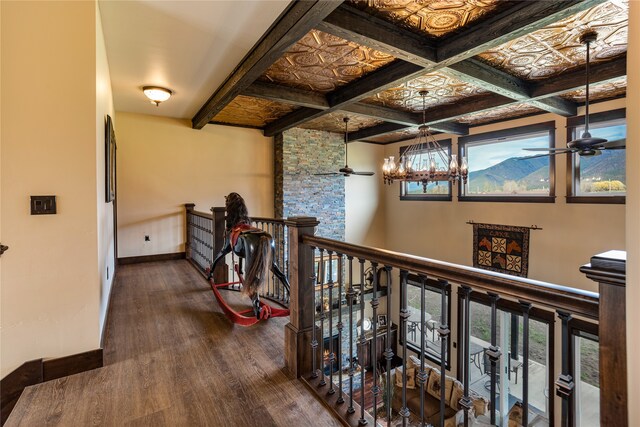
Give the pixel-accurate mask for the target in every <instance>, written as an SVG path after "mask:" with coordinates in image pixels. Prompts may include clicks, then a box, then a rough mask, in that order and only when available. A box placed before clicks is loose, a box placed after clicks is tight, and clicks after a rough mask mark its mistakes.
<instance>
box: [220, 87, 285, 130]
mask: <svg viewBox="0 0 640 427" xmlns="http://www.w3.org/2000/svg"><path fill="white" fill-rule="evenodd" d="M296 109H297V108H296V107H293V106H291V105H289V104H282V103H279V102H274V101H269V100H266V99H260V98H253V97H250V96H243V95H239V96H237V97H236V98H235V99H234V100H233V101H231V102H230V103H229V104H228V105H227V106H226V107H225V108H224V109H223V110H222V111H220V113H218V114H217V115H216V116H215V117H214V118H213V121H216V122H222V123H229V124H234V125H242V126H255V127H264V126H266V125H268V124H269V123H271V122H272V121H274V120H276V119H279V118H280V117H282V116H284V115H285V114H288V113H290V112H292V111H294V110H296Z"/></svg>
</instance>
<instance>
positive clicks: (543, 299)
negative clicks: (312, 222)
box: [302, 235, 599, 319]
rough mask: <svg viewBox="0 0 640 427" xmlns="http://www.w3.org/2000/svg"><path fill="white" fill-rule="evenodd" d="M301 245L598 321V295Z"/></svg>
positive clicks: (327, 242) (305, 239)
mask: <svg viewBox="0 0 640 427" xmlns="http://www.w3.org/2000/svg"><path fill="white" fill-rule="evenodd" d="M302 243H304V244H306V245H309V246H313V247H316V248H321V249H324V250H330V251H333V252H336V253H339V254H343V255H348V256H353V257H354V258H362V259H366V260H369V261H372V262H377V263H378V264H381V265H385V266H390V267H395V268H398V269H403V270H408V271H412V272H416V273H421V274H425V275H427V276H436V277H438V278H441V279H446V280H448V281H450V282H454V283H458V284H463V285H468V286H470V287H471V288H473V289H475V290H481V291H487V292H495V293H497V294H499V295H501V296H509V297H512V298H515V299H518V300H524V301H527V302H531V303H537V304H541V305H544V306H547V307H552V308H554V309H561V310H565V311H569V312H571V313H572V314H576V315H581V316H585V317H588V318H591V319H598V304H599V295H598V294H597V293H595V292H589V291H585V290H581V289H576V288H571V287H569V286H562V285H557V284H553V283H548V282H542V281H538V280H532V279H526V278H514V277H513V276H509V275H506V274H502V273H496V272H492V271H486V270H481V269H478V268H474V267H468V266H464V265H459V264H453V263H448V262H444V261H438V260H433V259H429V258H422V257H418V256H414V255H408V254H404V253H400V252H394V251H389V250H385V249H377V248H370V247H366V246H359V245H354V244H350V243H345V242H341V241H338V240H332V239H326V238H323V237H318V236H311V235H305V236H302Z"/></svg>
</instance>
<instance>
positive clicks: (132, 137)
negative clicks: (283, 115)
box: [116, 101, 273, 257]
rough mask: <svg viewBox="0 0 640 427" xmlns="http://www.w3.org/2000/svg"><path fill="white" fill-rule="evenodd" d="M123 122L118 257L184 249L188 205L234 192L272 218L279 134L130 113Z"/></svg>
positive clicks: (120, 115) (203, 207)
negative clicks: (275, 142)
mask: <svg viewBox="0 0 640 427" xmlns="http://www.w3.org/2000/svg"><path fill="white" fill-rule="evenodd" d="M167 102H171V101H167ZM159 108H162V105H161V106H160V107H159ZM116 123H117V125H118V128H117V132H116V138H117V141H118V257H131V256H141V255H153V254H163V253H175V252H182V251H184V242H185V227H184V223H185V219H184V204H185V203H189V202H193V203H195V204H196V210H199V211H204V212H208V211H209V209H210V207H211V206H224V196H226V195H227V194H228V193H230V192H232V191H235V192H237V193H240V194H241V195H242V196H243V197H244V198H245V200H246V202H247V207H248V209H249V215H253V216H267V217H271V216H273V139H272V138H265V137H264V136H263V135H262V132H261V131H259V130H254V129H243V128H238V127H230V126H216V125H207V126H205V127H204V129H202V130H194V129H192V128H191V125H190V122H189V121H188V120H182V119H170V118H162V117H156V116H149V115H144V114H134V113H125V112H116ZM145 235H148V236H150V238H151V241H150V242H145V241H144V236H145Z"/></svg>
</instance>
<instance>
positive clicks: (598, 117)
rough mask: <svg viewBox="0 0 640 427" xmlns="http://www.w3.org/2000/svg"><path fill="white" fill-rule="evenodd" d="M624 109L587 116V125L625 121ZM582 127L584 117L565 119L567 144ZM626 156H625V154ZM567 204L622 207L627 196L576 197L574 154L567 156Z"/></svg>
mask: <svg viewBox="0 0 640 427" xmlns="http://www.w3.org/2000/svg"><path fill="white" fill-rule="evenodd" d="M626 117H627V115H626V109H625V108H618V109H616V110H610V111H603V112H601V113H594V114H589V124H593V123H602V122H608V121H613V120H619V119H626ZM583 125H584V115H582V116H573V117H569V118H568V119H567V142H569V141H571V140H573V139H574V138H575V135H576V132H575V131H576V129H577V128H578V127H579V126H583ZM625 155H626V154H625ZM566 157H567V160H566V162H567V195H566V201H567V203H592V204H614V205H623V204H625V203H626V199H627V196H578V195H577V194H576V188H578V186H580V159H579V158H578V161H575V158H576V154H571V155H569V154H567V156H566Z"/></svg>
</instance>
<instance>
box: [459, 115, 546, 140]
mask: <svg viewBox="0 0 640 427" xmlns="http://www.w3.org/2000/svg"><path fill="white" fill-rule="evenodd" d="M555 129H556V122H555V121H554V120H550V121H547V122H542V123H535V124H532V125H528V126H518V127H513V128H509V129H501V130H496V131H492V132H483V133H477V134H475V135H469V136H463V137H460V138H458V145H461V144H469V143H473V142H481V141H490V140H498V139H501V138H508V137H511V136H518V135H524V134H527V133H534V132H542V131H550V132H551V131H555Z"/></svg>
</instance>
